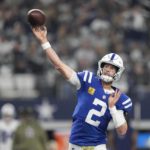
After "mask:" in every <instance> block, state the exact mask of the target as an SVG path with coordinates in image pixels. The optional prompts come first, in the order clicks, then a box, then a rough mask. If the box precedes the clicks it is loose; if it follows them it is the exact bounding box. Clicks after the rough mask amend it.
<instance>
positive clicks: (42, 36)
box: [32, 26, 48, 44]
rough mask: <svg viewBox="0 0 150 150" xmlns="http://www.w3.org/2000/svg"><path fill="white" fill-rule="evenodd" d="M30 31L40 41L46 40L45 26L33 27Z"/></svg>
mask: <svg viewBox="0 0 150 150" xmlns="http://www.w3.org/2000/svg"><path fill="white" fill-rule="evenodd" d="M32 32H33V34H34V35H35V37H36V38H37V39H38V40H39V41H40V43H41V44H42V43H45V42H47V41H48V40H47V28H46V27H45V26H39V27H33V28H32Z"/></svg>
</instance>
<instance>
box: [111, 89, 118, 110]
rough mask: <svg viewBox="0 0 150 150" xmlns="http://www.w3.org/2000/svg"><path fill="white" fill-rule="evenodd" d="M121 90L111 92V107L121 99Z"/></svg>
mask: <svg viewBox="0 0 150 150" xmlns="http://www.w3.org/2000/svg"><path fill="white" fill-rule="evenodd" d="M120 95H121V91H120V90H118V89H116V91H115V93H113V94H111V95H110V96H109V99H108V105H109V108H112V107H113V106H115V104H116V102H117V101H118V100H119V98H120Z"/></svg>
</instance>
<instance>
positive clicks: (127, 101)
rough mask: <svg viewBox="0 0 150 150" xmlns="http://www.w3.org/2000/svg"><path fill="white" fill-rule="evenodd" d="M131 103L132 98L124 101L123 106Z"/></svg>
mask: <svg viewBox="0 0 150 150" xmlns="http://www.w3.org/2000/svg"><path fill="white" fill-rule="evenodd" d="M129 102H131V99H130V98H128V99H127V100H126V101H124V102H123V103H122V104H123V105H125V104H127V103H129Z"/></svg>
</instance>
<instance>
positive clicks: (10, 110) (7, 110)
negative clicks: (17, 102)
mask: <svg viewBox="0 0 150 150" xmlns="http://www.w3.org/2000/svg"><path fill="white" fill-rule="evenodd" d="M1 114H2V116H5V115H9V116H12V117H13V116H15V107H14V105H12V104H10V103H7V104H4V105H3V106H2V109H1Z"/></svg>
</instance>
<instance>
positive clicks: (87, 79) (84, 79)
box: [77, 70, 93, 87]
mask: <svg viewBox="0 0 150 150" xmlns="http://www.w3.org/2000/svg"><path fill="white" fill-rule="evenodd" d="M77 76H78V78H79V80H80V83H81V87H83V86H84V85H85V84H91V82H92V77H93V73H92V72H89V71H87V70H85V71H82V72H78V73H77Z"/></svg>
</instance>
